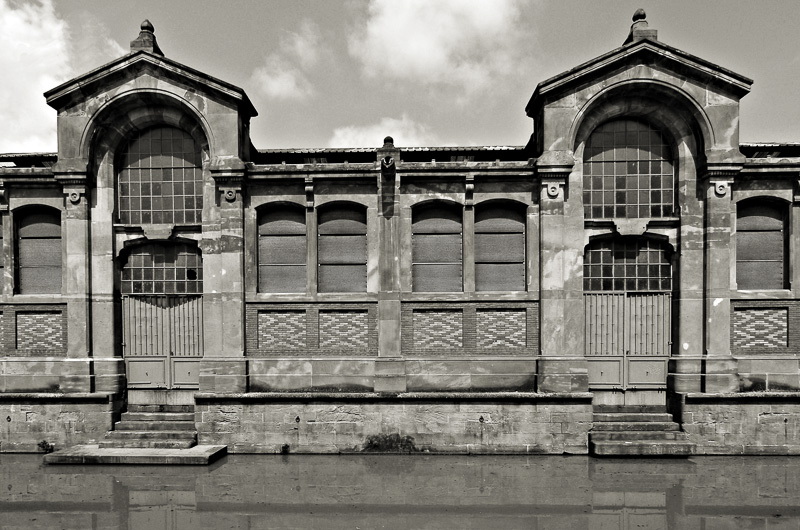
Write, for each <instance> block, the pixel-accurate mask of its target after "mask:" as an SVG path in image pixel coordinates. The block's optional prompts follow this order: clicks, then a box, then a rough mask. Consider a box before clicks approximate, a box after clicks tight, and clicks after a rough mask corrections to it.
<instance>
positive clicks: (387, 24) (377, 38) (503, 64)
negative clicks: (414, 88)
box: [348, 0, 530, 96]
mask: <svg viewBox="0 0 800 530" xmlns="http://www.w3.org/2000/svg"><path fill="white" fill-rule="evenodd" d="M525 3H526V0H492V1H487V0H437V1H435V2H431V1H430V0H402V1H397V0H370V2H369V6H368V12H367V16H366V19H365V21H364V22H363V23H361V24H360V25H357V27H356V28H355V31H354V33H353V35H352V36H351V37H350V39H349V41H348V48H349V51H350V54H351V55H352V56H353V57H355V58H356V59H357V60H358V61H359V62H360V63H361V66H362V71H363V74H364V76H365V77H367V78H369V79H382V78H385V79H389V80H392V81H395V80H405V81H411V82H414V83H422V84H424V85H444V86H451V87H457V88H458V89H459V92H460V93H461V95H463V96H469V95H471V94H474V93H476V92H478V91H481V90H484V89H486V88H488V87H489V86H490V85H491V82H492V80H493V79H494V78H495V77H496V76H498V75H507V74H509V73H511V72H513V71H514V69H515V67H518V63H519V59H520V56H521V55H523V54H524V53H525V51H526V44H527V43H529V42H530V36H529V35H527V37H526V34H525V32H523V31H522V29H523V28H521V27H520V24H521V20H522V10H523V9H524V8H525V7H526V6H525ZM526 31H530V28H526Z"/></svg>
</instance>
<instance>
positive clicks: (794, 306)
mask: <svg viewBox="0 0 800 530" xmlns="http://www.w3.org/2000/svg"><path fill="white" fill-rule="evenodd" d="M731 350H732V351H733V352H734V353H736V354H769V355H775V354H792V355H800V300H733V301H731Z"/></svg>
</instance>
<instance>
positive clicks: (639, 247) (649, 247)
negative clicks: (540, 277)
mask: <svg viewBox="0 0 800 530" xmlns="http://www.w3.org/2000/svg"><path fill="white" fill-rule="evenodd" d="M583 289H584V291H594V292H600V291H602V292H607V291H660V292H668V291H671V290H672V265H671V262H670V256H669V253H668V252H667V250H666V248H664V246H663V245H662V244H660V243H659V242H658V241H654V240H650V239H645V238H613V239H601V240H598V241H595V242H593V243H591V244H590V245H589V246H588V247H587V249H586V252H585V254H584V264H583Z"/></svg>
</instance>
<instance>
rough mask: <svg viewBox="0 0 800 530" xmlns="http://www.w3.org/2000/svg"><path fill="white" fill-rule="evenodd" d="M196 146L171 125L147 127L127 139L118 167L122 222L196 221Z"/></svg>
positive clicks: (199, 181) (199, 182) (199, 191)
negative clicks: (128, 140) (136, 135)
mask: <svg viewBox="0 0 800 530" xmlns="http://www.w3.org/2000/svg"><path fill="white" fill-rule="evenodd" d="M200 166H201V159H200V149H199V148H198V147H197V144H196V142H195V141H194V139H192V137H191V136H190V135H189V134H188V133H186V132H184V131H182V130H180V129H176V128H174V127H156V128H153V129H148V130H147V131H145V132H143V133H142V134H140V135H139V136H138V137H136V138H134V139H133V140H132V141H130V142H129V143H128V144H127V145H126V146H125V149H124V151H123V153H122V158H121V160H120V167H119V180H118V186H119V187H118V199H119V203H118V204H119V207H118V211H119V219H120V221H121V222H122V223H124V224H132V225H144V224H151V223H152V224H173V225H183V224H197V223H200V222H201V213H202V210H203V175H202V170H201V167H200Z"/></svg>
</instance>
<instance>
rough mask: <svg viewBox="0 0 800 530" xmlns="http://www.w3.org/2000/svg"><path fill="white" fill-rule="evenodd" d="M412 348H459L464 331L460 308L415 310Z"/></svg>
mask: <svg viewBox="0 0 800 530" xmlns="http://www.w3.org/2000/svg"><path fill="white" fill-rule="evenodd" d="M413 326H414V349H417V350H427V349H431V348H446V349H447V348H461V347H462V345H463V342H462V337H463V332H464V318H463V312H462V311H460V310H447V311H440V310H415V311H414V312H413Z"/></svg>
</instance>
